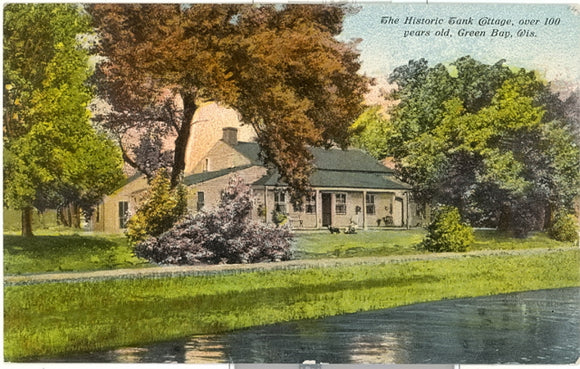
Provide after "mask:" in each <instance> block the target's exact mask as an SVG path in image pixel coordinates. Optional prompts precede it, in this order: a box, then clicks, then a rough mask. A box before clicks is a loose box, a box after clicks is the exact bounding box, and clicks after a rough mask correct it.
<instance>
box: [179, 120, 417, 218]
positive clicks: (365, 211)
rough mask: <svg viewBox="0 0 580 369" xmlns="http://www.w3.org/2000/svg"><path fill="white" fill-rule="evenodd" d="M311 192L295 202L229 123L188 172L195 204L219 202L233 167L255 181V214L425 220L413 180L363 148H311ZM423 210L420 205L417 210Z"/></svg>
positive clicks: (187, 181)
mask: <svg viewBox="0 0 580 369" xmlns="http://www.w3.org/2000/svg"><path fill="white" fill-rule="evenodd" d="M311 150H312V154H313V156H314V172H313V174H312V177H311V178H310V183H311V187H312V192H311V193H310V194H309V195H308V196H307V197H306V198H305V199H304V202H303V204H302V206H300V207H297V206H294V205H292V204H291V203H290V201H289V196H288V192H287V185H286V184H285V183H283V182H281V181H280V176H279V174H278V173H277V172H276V171H268V169H267V168H266V167H265V166H264V165H263V163H262V162H261V160H260V158H259V152H260V148H259V146H258V144H256V143H254V142H239V141H238V140H237V130H236V129H235V128H224V130H223V138H222V140H220V141H219V142H218V143H216V144H215V146H214V147H213V148H212V149H211V150H210V151H209V152H208V154H207V155H206V157H205V158H203V159H202V161H201V162H200V163H198V165H197V166H196V167H195V171H196V173H193V174H191V175H189V176H187V177H185V184H186V185H187V186H188V187H189V188H190V190H191V193H192V199H191V202H190V204H189V206H190V208H191V209H194V210H201V209H202V208H204V207H207V206H215V205H216V204H217V203H218V201H219V194H220V191H221V190H222V189H223V188H225V186H226V185H227V182H228V180H229V178H230V177H231V175H232V174H233V173H236V174H238V175H239V176H241V177H242V178H243V179H244V181H245V182H246V183H249V184H251V185H252V188H253V191H254V194H255V196H256V200H255V201H256V206H255V207H254V208H255V210H254V211H255V214H254V217H255V218H257V219H258V218H261V219H263V220H264V221H265V222H271V221H272V211H274V210H275V211H277V212H279V213H283V214H285V215H286V216H287V217H288V219H289V220H290V221H291V223H292V226H293V227H294V228H303V229H317V228H323V227H328V226H333V227H347V226H349V225H351V224H356V225H357V226H358V227H361V228H368V227H371V226H373V227H376V226H394V227H406V226H410V225H413V226H414V225H417V224H422V222H423V217H424V214H422V211H420V210H422V209H418V208H417V206H416V205H415V204H414V203H413V202H412V201H410V197H409V196H410V193H409V191H410V186H409V185H408V184H405V183H403V182H400V181H398V180H397V179H396V178H395V176H394V172H393V170H392V169H389V168H387V167H385V166H384V165H382V164H380V163H379V162H377V161H376V160H375V159H374V158H372V157H371V156H370V155H368V154H367V153H365V152H364V151H362V150H358V149H349V150H340V149H329V150H325V149H322V148H312V149H311ZM418 210H419V211H418Z"/></svg>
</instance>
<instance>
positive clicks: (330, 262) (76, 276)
mask: <svg viewBox="0 0 580 369" xmlns="http://www.w3.org/2000/svg"><path fill="white" fill-rule="evenodd" d="M574 249H578V248H577V247H559V248H538V249H525V250H482V251H471V252H466V253H441V254H417V255H397V256H382V257H374V256H371V257H359V258H344V259H319V260H290V261H282V262H276V263H258V264H225V265H197V266H161V267H152V268H142V269H114V270H98V271H91V272H67V273H44V274H29V275H5V276H4V286H14V285H26V284H39V283H53V282H82V281H98V280H107V279H123V278H160V277H176V276H207V275H219V274H236V273H243V272H252V271H269V270H290V269H308V268H332V267H336V266H352V265H384V264H391V263H405V262H410V261H419V260H438V259H459V258H473V257H482V256H512V255H539V254H549V253H555V252H563V251H569V250H574Z"/></svg>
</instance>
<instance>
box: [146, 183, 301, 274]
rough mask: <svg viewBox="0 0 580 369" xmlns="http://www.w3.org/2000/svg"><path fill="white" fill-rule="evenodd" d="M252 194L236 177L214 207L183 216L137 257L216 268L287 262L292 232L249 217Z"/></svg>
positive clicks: (160, 261)
mask: <svg viewBox="0 0 580 369" xmlns="http://www.w3.org/2000/svg"><path fill="white" fill-rule="evenodd" d="M252 208H253V195H252V191H251V189H250V187H249V186H247V185H245V184H244V183H243V181H242V180H241V178H240V177H238V176H234V177H233V178H232V179H231V180H230V183H229V185H228V187H227V188H226V189H225V190H224V191H223V192H222V195H221V201H220V204H219V206H218V207H217V208H215V209H211V210H202V211H201V212H199V213H197V214H196V215H194V216H187V217H186V218H185V219H184V220H183V221H181V222H180V223H178V224H176V225H175V226H174V227H173V228H172V229H171V230H169V231H168V232H165V233H163V234H162V235H161V236H159V237H150V238H148V239H147V240H145V241H144V242H141V243H139V244H137V245H136V247H135V253H136V255H137V256H140V257H144V258H146V259H148V260H150V261H152V262H154V263H159V264H198V263H208V264H218V263H254V262H261V261H278V260H287V259H289V258H290V255H291V253H290V247H291V240H292V234H291V232H290V230H289V228H287V227H280V228H275V227H273V226H271V225H268V224H265V223H262V222H255V221H252V220H251V219H250V215H251V211H252Z"/></svg>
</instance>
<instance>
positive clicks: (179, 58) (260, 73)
mask: <svg viewBox="0 0 580 369" xmlns="http://www.w3.org/2000/svg"><path fill="white" fill-rule="evenodd" d="M88 10H89V12H90V14H91V15H92V16H93V18H94V20H95V26H96V27H97V30H98V33H99V34H100V45H99V48H100V54H101V55H102V56H103V62H102V63H101V64H100V72H101V73H100V78H99V80H100V86H101V96H102V97H103V98H104V99H105V100H106V101H107V102H108V103H109V104H110V106H111V108H112V109H111V110H110V111H109V112H107V114H105V115H103V116H102V118H103V119H102V120H103V122H105V124H106V125H107V126H108V128H109V129H112V130H113V131H115V132H117V133H118V134H120V137H122V135H127V134H129V133H131V134H134V133H135V132H136V129H139V128H143V127H146V128H147V129H146V131H147V132H148V136H149V137H153V138H147V137H146V138H145V139H144V141H145V142H152V141H155V139H154V136H159V135H173V136H172V137H174V140H175V145H174V151H173V158H172V160H171V161H170V166H171V171H172V184H173V185H175V184H177V183H178V182H179V178H180V177H181V175H182V174H183V170H184V168H185V148H186V147H187V142H188V140H189V137H190V128H191V123H192V117H193V115H194V113H195V111H196V109H197V108H198V106H199V104H200V103H201V102H203V101H209V100H211V101H217V102H220V103H222V104H225V105H227V106H230V107H232V108H234V109H236V110H237V111H238V112H239V114H240V115H241V117H242V120H243V122H244V123H246V124H251V125H252V126H253V127H254V128H255V130H256V132H257V136H258V142H259V143H260V145H261V147H262V154H263V157H264V159H265V161H266V162H267V163H271V164H273V165H274V166H275V167H276V168H277V169H278V170H279V171H280V173H281V174H282V177H283V179H284V180H285V181H286V182H287V183H288V184H289V185H290V187H291V188H292V189H293V190H294V193H295V194H299V193H300V192H301V191H303V190H304V189H306V188H307V187H308V177H309V174H310V171H311V168H312V165H311V161H312V157H311V155H310V154H309V152H308V150H307V147H308V146H330V145H332V144H338V145H339V146H342V147H344V146H346V144H347V142H348V127H349V126H350V124H351V123H352V121H353V120H354V119H356V117H357V116H358V115H359V114H360V113H361V109H362V102H363V94H364V93H365V91H366V88H367V83H368V80H367V78H366V77H364V76H361V75H359V74H358V70H359V67H360V64H359V60H358V52H357V51H356V49H355V45H356V44H355V42H352V43H344V42H339V41H338V40H337V39H336V38H335V36H337V35H338V34H339V33H340V32H341V29H342V22H343V19H344V17H345V15H346V13H347V12H348V11H349V8H348V7H344V6H330V5H299V6H298V5H261V6H253V5H235V4H222V5H216V4H196V5H184V4H94V5H89V6H88ZM152 133H154V134H152ZM148 140H149V141H148ZM142 141H143V140H142ZM155 145H157V146H155ZM145 146H147V145H145ZM159 146H160V145H159V144H158V143H157V144H153V145H149V146H148V147H159ZM134 154H135V153H134V152H130V151H129V150H126V151H125V159H126V161H127V162H128V163H130V164H132V165H133V166H135V167H137V168H138V169H140V170H141V171H144V172H146V170H147V168H143V165H139V163H138V162H137V160H135V158H134V157H131V156H132V155H134ZM142 156H143V155H142ZM145 166H146V165H145ZM153 167H155V165H153ZM149 168H151V165H150V166H149ZM153 169H155V168H153Z"/></svg>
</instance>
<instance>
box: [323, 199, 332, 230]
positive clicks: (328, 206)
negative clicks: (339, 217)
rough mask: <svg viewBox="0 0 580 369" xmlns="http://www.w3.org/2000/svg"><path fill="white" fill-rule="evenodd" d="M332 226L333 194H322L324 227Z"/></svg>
mask: <svg viewBox="0 0 580 369" xmlns="http://www.w3.org/2000/svg"><path fill="white" fill-rule="evenodd" d="M331 225H332V194H329V193H323V194H322V226H323V227H328V226H331Z"/></svg>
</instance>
